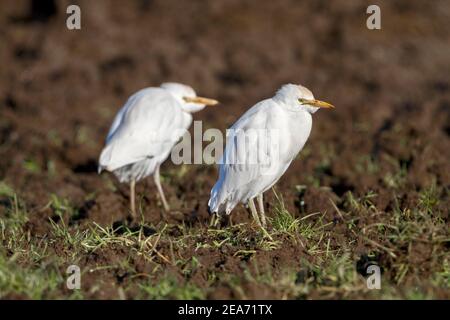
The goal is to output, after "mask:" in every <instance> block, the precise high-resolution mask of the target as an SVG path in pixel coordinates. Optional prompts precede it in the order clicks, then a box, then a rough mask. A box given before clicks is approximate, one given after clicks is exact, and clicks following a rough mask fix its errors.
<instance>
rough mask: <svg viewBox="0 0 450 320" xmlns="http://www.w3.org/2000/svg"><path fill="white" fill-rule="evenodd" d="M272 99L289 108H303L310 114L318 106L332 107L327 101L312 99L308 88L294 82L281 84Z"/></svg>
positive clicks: (317, 108)
mask: <svg viewBox="0 0 450 320" xmlns="http://www.w3.org/2000/svg"><path fill="white" fill-rule="evenodd" d="M274 99H275V100H278V101H280V102H282V103H284V104H286V105H287V106H289V107H290V108H291V109H294V110H305V111H307V112H309V113H311V114H313V113H315V112H316V111H317V110H319V109H320V108H326V109H328V108H334V106H333V105H332V104H329V103H328V102H324V101H320V100H316V99H314V96H313V94H312V92H311V91H310V90H309V89H307V88H305V87H303V86H301V85H296V84H285V85H283V86H282V87H281V88H280V89H279V90H278V91H277V93H276V94H275V97H274Z"/></svg>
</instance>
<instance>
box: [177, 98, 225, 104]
mask: <svg viewBox="0 0 450 320" xmlns="http://www.w3.org/2000/svg"><path fill="white" fill-rule="evenodd" d="M183 99H184V101H186V102H189V103H198V104H204V105H207V106H215V105H216V104H218V103H219V101H217V100H214V99H209V98H203V97H183Z"/></svg>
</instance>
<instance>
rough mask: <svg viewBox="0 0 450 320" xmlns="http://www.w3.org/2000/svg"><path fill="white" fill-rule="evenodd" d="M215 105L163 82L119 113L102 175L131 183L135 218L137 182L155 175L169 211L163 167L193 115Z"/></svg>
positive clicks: (134, 98) (141, 93)
mask: <svg viewBox="0 0 450 320" xmlns="http://www.w3.org/2000/svg"><path fill="white" fill-rule="evenodd" d="M215 104H217V101H216V100H213V99H207V98H202V97H197V95H196V93H195V91H194V90H193V89H192V88H191V87H189V86H186V85H183V84H179V83H163V84H162V85H161V86H160V87H152V88H146V89H142V90H140V91H138V92H137V93H135V94H133V95H132V96H131V97H130V98H129V99H128V100H127V102H126V103H125V105H124V106H123V107H122V108H121V109H120V110H119V112H118V113H117V115H116V116H115V118H114V121H113V123H112V125H111V128H110V129H109V132H108V135H107V138H106V144H105V147H104V148H103V150H102V152H101V155H100V159H99V173H100V172H101V171H102V170H107V171H110V172H113V173H114V175H115V176H116V177H117V178H118V179H119V181H120V182H126V183H130V206H131V212H132V214H133V216H135V214H136V212H135V211H136V209H135V199H134V198H135V183H136V182H137V181H139V180H141V179H143V178H145V177H147V176H150V175H152V174H153V175H154V180H155V184H156V186H157V188H158V192H159V194H160V196H161V200H162V202H163V205H164V209H165V210H166V211H168V210H169V205H168V203H167V200H166V198H165V196H164V192H163V190H162V187H161V183H160V178H159V168H160V165H161V164H162V163H163V162H164V161H165V160H166V159H167V158H168V156H169V155H170V152H171V150H172V148H173V146H174V145H175V144H176V143H177V142H178V141H179V139H180V138H181V136H182V135H183V133H184V132H185V130H187V129H188V128H189V126H190V125H191V122H192V115H191V113H194V112H197V111H200V110H202V109H203V108H204V107H205V106H206V105H215Z"/></svg>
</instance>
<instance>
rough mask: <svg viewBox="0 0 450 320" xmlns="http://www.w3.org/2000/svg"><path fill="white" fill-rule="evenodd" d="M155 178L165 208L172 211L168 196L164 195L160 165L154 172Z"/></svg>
mask: <svg viewBox="0 0 450 320" xmlns="http://www.w3.org/2000/svg"><path fill="white" fill-rule="evenodd" d="M153 178H154V179H155V184H156V188H158V192H159V196H160V197H161V201H162V203H163V206H164V210H165V211H166V212H169V211H170V207H169V204H168V203H167V200H166V197H165V196H164V191H163V189H162V187H161V180H160V176H159V166H157V167H156V170H155V173H154V174H153Z"/></svg>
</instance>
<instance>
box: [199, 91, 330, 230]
mask: <svg viewBox="0 0 450 320" xmlns="http://www.w3.org/2000/svg"><path fill="white" fill-rule="evenodd" d="M332 107H333V106H332V105H331V104H328V103H326V102H323V101H319V100H315V99H314V96H313V94H312V93H311V91H309V90H308V89H307V88H305V87H302V86H299V85H293V84H287V85H284V86H282V87H281V89H280V90H279V91H278V92H277V93H276V95H275V96H274V97H273V98H270V99H266V100H263V101H261V102H259V103H257V104H256V105H255V106H253V107H252V108H250V109H249V110H248V111H247V112H246V113H244V115H243V116H242V117H241V118H240V119H239V120H238V121H237V122H236V123H235V124H234V125H233V126H232V127H231V128H230V131H231V134H230V135H229V137H228V139H227V145H226V148H225V151H224V154H223V157H222V160H221V163H220V166H219V179H218V181H217V182H216V184H215V185H214V187H213V188H212V190H211V197H210V200H209V202H208V206H209V210H210V212H211V213H217V214H230V213H231V211H232V210H233V209H234V207H235V206H236V205H237V204H238V203H243V204H246V205H248V206H249V208H250V210H251V213H252V215H253V217H254V219H255V220H256V222H257V223H258V224H261V225H265V224H266V217H265V213H264V205H263V193H264V192H265V191H267V190H268V189H270V188H271V187H272V186H273V185H274V184H275V183H276V182H277V181H278V180H279V179H280V177H281V176H282V175H283V174H284V173H285V171H286V170H287V169H288V167H289V165H290V164H291V162H292V160H294V158H295V157H296V156H297V154H298V153H299V152H300V151H301V149H302V148H303V146H304V145H305V143H306V141H307V140H308V137H309V134H310V132H311V127H312V114H313V113H315V112H316V111H317V110H318V109H319V108H332ZM252 133H253V134H252ZM252 154H254V155H255V156H252ZM261 156H262V157H261ZM255 159H256V161H255ZM262 159H266V161H262ZM255 198H257V200H258V207H259V211H260V216H261V219H259V216H258V214H257V211H256V207H255V204H254V202H253V201H254V199H255Z"/></svg>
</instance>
